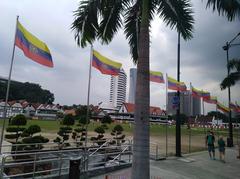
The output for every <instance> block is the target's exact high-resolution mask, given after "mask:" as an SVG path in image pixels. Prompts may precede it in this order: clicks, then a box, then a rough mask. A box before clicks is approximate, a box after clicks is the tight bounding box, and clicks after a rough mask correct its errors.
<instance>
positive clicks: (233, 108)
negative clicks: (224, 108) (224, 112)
mask: <svg viewBox="0 0 240 179" xmlns="http://www.w3.org/2000/svg"><path fill="white" fill-rule="evenodd" d="M229 108H230V109H231V110H233V111H235V112H237V111H238V106H237V105H235V104H234V103H232V102H230V103H229Z"/></svg>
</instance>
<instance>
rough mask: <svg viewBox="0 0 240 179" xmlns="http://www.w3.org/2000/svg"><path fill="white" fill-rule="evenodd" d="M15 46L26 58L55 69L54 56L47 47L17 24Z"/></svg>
mask: <svg viewBox="0 0 240 179" xmlns="http://www.w3.org/2000/svg"><path fill="white" fill-rule="evenodd" d="M15 45H16V46H17V47H18V48H20V49H22V51H23V53H24V55H25V56H27V57H28V58H30V59H32V60H33V61H35V62H37V63H40V64H41V65H44V66H47V67H53V62H52V56H51V54H50V51H49V49H48V47H47V45H46V44H45V43H44V42H42V41H41V40H39V39H38V38H37V37H35V36H34V35H33V34H31V33H30V32H29V31H27V30H26V29H25V28H24V27H23V26H22V25H21V24H20V22H17V31H16V41H15Z"/></svg>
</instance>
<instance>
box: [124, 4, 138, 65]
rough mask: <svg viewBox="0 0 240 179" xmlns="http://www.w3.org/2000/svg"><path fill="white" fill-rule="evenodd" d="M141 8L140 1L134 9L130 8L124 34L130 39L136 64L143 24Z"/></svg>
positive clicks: (126, 17)
mask: <svg viewBox="0 0 240 179" xmlns="http://www.w3.org/2000/svg"><path fill="white" fill-rule="evenodd" d="M140 8H141V6H140V1H137V2H136V3H135V4H134V5H133V6H132V7H129V8H128V9H127V11H126V13H125V21H124V23H125V27H124V33H125V35H126V38H127V39H128V43H129V46H130V53H131V55H132V59H133V62H134V63H137V59H138V35H139V31H140V23H141V9H140Z"/></svg>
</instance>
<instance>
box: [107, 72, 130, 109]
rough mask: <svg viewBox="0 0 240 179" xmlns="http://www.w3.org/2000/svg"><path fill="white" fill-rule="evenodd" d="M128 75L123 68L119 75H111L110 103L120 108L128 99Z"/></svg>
mask: <svg viewBox="0 0 240 179" xmlns="http://www.w3.org/2000/svg"><path fill="white" fill-rule="evenodd" d="M126 87H127V75H126V73H125V72H124V70H123V69H121V70H120V72H119V75H118V76H111V86H110V105H111V106H113V107H116V108H120V107H121V106H122V104H123V103H124V102H125V101H126Z"/></svg>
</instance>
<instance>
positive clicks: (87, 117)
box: [85, 44, 93, 174]
mask: <svg viewBox="0 0 240 179" xmlns="http://www.w3.org/2000/svg"><path fill="white" fill-rule="evenodd" d="M92 58H93V45H92V44H91V50H90V62H89V74H88V94H87V116H86V131H85V132H86V137H85V169H86V171H87V170H88V161H87V160H88V159H87V137H88V121H90V117H89V111H90V107H89V99H90V90H91V77H92ZM86 174H87V172H86Z"/></svg>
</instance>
